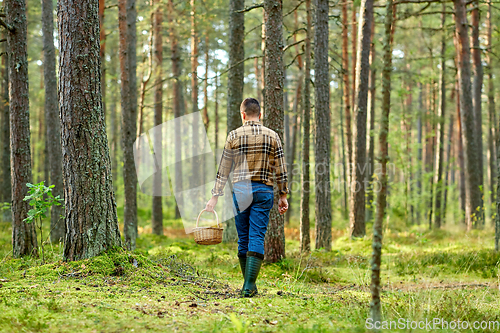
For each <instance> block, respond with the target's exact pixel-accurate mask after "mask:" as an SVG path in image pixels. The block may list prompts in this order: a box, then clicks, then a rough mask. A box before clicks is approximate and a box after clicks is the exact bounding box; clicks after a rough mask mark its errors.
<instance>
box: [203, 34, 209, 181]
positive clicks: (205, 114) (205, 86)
mask: <svg viewBox="0 0 500 333" xmlns="http://www.w3.org/2000/svg"><path fill="white" fill-rule="evenodd" d="M209 51H210V44H209V39H208V31H207V32H205V80H203V81H204V82H203V124H204V125H205V131H207V130H208V124H209V123H210V119H209V118H208V64H209V61H210V56H209ZM203 175H205V173H203ZM203 184H205V182H203Z"/></svg>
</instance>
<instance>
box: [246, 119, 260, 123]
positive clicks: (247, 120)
mask: <svg viewBox="0 0 500 333" xmlns="http://www.w3.org/2000/svg"><path fill="white" fill-rule="evenodd" d="M249 121H256V122H259V121H260V119H259V118H250V119H245V123H247V122H249Z"/></svg>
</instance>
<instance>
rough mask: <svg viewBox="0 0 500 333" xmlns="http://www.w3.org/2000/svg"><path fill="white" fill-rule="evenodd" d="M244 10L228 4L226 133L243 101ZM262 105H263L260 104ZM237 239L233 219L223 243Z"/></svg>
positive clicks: (240, 4) (235, 2)
mask: <svg viewBox="0 0 500 333" xmlns="http://www.w3.org/2000/svg"><path fill="white" fill-rule="evenodd" d="M244 8H245V1H244V0H230V2H229V42H228V44H229V67H230V70H229V73H228V81H227V87H228V90H227V133H229V132H230V131H232V130H234V129H236V128H238V127H240V126H241V117H240V104H241V102H242V100H243V87H244V81H243V79H244V76H245V66H244V63H243V59H244V58H245V48H244V40H245V14H244V13H238V11H241V10H243V9H244ZM261 104H263V103H261ZM225 204H226V205H232V198H230V197H229V196H228V197H226V198H225ZM237 239H238V234H237V232H236V225H235V224H234V219H230V220H229V221H227V222H226V227H225V228H224V234H223V241H224V242H234V241H236V240H237Z"/></svg>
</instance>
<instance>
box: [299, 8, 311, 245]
mask: <svg viewBox="0 0 500 333" xmlns="http://www.w3.org/2000/svg"><path fill="white" fill-rule="evenodd" d="M306 12H307V13H306V15H307V31H306V45H305V51H304V58H305V73H304V97H303V101H304V103H303V105H304V111H303V119H302V124H303V128H304V137H303V139H302V166H303V169H302V173H301V185H302V186H301V188H302V191H301V197H300V252H301V253H306V252H309V251H310V250H311V236H310V221H309V194H310V191H311V186H310V170H309V150H310V140H309V138H310V131H311V125H310V123H311V37H312V31H311V30H312V22H311V21H312V20H311V15H312V14H311V0H306Z"/></svg>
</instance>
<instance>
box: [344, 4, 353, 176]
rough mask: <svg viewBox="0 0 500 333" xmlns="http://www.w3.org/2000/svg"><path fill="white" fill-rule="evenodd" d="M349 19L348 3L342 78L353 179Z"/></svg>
mask: <svg viewBox="0 0 500 333" xmlns="http://www.w3.org/2000/svg"><path fill="white" fill-rule="evenodd" d="M348 30H349V29H348V18H347V1H344V3H343V4H342V73H343V75H342V78H343V82H344V108H345V133H346V142H347V163H345V162H344V163H345V164H347V170H348V171H347V173H348V174H347V179H348V180H349V183H350V179H351V174H350V172H349V171H350V170H351V161H352V132H351V131H352V129H351V128H352V125H351V95H350V93H349V91H350V83H349V50H348V49H349V39H348V36H347V33H348Z"/></svg>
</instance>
